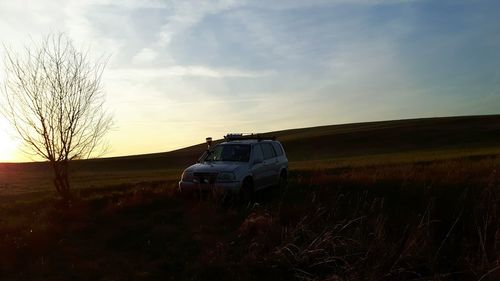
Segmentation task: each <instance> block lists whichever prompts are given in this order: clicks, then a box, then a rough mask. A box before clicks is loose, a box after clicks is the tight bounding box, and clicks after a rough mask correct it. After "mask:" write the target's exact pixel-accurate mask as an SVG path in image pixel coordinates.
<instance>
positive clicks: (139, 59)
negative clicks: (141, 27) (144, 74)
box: [132, 48, 158, 64]
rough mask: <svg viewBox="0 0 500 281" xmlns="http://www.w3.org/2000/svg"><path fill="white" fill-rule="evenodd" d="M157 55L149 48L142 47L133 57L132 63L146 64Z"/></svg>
mask: <svg viewBox="0 0 500 281" xmlns="http://www.w3.org/2000/svg"><path fill="white" fill-rule="evenodd" d="M157 57H158V53H157V52H156V51H155V50H152V49H150V48H143V49H141V50H140V51H139V53H137V54H136V55H135V56H134V57H133V58H132V62H133V63H134V64H148V63H151V62H152V61H154V60H155V59H156V58H157Z"/></svg>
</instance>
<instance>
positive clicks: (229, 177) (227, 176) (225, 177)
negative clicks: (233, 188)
mask: <svg viewBox="0 0 500 281" xmlns="http://www.w3.org/2000/svg"><path fill="white" fill-rule="evenodd" d="M235 179H236V176H235V175H234V173H227V172H224V173H220V174H219V176H217V181H219V182H224V181H234V180H235Z"/></svg>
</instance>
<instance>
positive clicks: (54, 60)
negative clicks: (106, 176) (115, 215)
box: [0, 34, 112, 200]
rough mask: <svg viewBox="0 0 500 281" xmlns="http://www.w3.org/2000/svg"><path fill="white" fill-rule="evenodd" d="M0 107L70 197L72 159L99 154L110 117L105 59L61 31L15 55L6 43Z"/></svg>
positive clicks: (62, 194) (109, 124) (26, 145)
mask: <svg viewBox="0 0 500 281" xmlns="http://www.w3.org/2000/svg"><path fill="white" fill-rule="evenodd" d="M4 50H5V58H4V64H5V75H6V76H5V83H4V87H3V100H2V104H1V105H0V106H1V110H2V113H3V115H4V116H5V117H6V119H8V120H9V121H10V123H11V124H12V125H13V127H14V128H15V129H16V130H17V132H18V134H19V137H20V138H21V139H22V140H23V141H24V144H25V147H26V148H27V149H28V150H29V151H31V152H32V153H34V154H35V155H37V156H39V157H42V158H43V159H46V160H48V161H49V163H50V165H51V167H52V169H53V171H54V186H55V188H56V190H57V192H58V193H59V195H60V196H61V197H62V198H63V199H65V200H69V199H71V197H72V196H71V191H70V182H69V164H70V161H71V160H75V159H81V158H89V157H91V156H95V154H96V153H98V152H99V151H100V149H101V146H102V141H103V137H104V136H105V134H106V133H107V132H108V131H109V129H110V126H111V124H112V118H111V116H110V115H108V113H107V112H106V111H105V110H104V107H103V103H104V93H103V90H102V85H101V77H102V73H103V71H104V68H105V66H106V63H105V61H103V60H102V59H101V60H97V61H95V62H94V61H91V59H90V57H89V55H88V52H80V51H78V50H77V49H76V48H75V47H74V45H73V43H72V42H71V40H69V39H68V38H67V37H66V36H64V35H63V34H58V35H50V36H47V37H45V38H44V39H43V40H42V41H41V42H40V43H35V44H32V45H30V46H27V47H25V49H24V51H22V52H21V53H16V52H14V51H12V49H9V48H7V47H5V46H4Z"/></svg>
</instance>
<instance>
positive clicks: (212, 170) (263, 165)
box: [179, 134, 288, 198]
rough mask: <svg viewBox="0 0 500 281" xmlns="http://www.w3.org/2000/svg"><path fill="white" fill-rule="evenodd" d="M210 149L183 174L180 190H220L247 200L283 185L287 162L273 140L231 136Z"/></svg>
mask: <svg viewBox="0 0 500 281" xmlns="http://www.w3.org/2000/svg"><path fill="white" fill-rule="evenodd" d="M224 138H225V140H226V141H225V142H223V143H221V144H218V145H216V146H214V147H210V145H211V138H207V142H208V144H209V149H207V151H206V152H205V153H204V154H203V156H202V157H201V158H200V159H199V160H198V163H197V164H194V165H192V166H190V167H188V168H187V169H186V170H184V172H183V173H182V178H181V181H180V182H179V190H181V191H186V190H220V191H223V192H235V193H240V194H241V195H242V196H244V197H247V198H248V197H249V196H251V194H252V193H253V192H254V191H256V190H259V189H263V188H267V187H271V186H281V187H283V186H286V184H287V176H288V159H287V158H286V154H285V151H284V150H283V146H282V145H281V143H280V142H278V141H276V140H275V138H271V139H269V138H262V137H259V136H258V135H249V136H243V135H242V134H232V135H227V136H225V137H224Z"/></svg>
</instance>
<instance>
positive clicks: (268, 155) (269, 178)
mask: <svg viewBox="0 0 500 281" xmlns="http://www.w3.org/2000/svg"><path fill="white" fill-rule="evenodd" d="M260 146H261V147H262V152H263V154H264V162H263V164H264V167H265V178H266V180H265V182H266V186H270V185H274V184H277V183H278V172H277V163H276V162H277V159H276V152H275V151H274V148H273V145H272V144H271V143H269V142H263V143H261V144H260Z"/></svg>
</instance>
